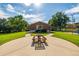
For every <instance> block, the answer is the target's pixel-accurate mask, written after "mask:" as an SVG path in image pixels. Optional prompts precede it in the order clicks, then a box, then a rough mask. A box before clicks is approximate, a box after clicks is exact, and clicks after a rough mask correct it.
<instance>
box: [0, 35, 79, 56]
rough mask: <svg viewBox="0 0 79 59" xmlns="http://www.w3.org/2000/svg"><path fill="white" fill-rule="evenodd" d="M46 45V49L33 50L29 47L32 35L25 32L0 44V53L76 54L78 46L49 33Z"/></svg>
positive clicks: (18, 54)
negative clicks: (22, 35) (23, 34)
mask: <svg viewBox="0 0 79 59" xmlns="http://www.w3.org/2000/svg"><path fill="white" fill-rule="evenodd" d="M46 38H47V40H48V45H49V46H48V47H46V50H34V47H31V42H32V40H31V39H32V36H30V34H27V35H26V36H25V37H23V38H20V39H17V40H13V41H10V42H8V43H6V44H4V45H2V46H0V55H2V56H57V55H58V56H59V55H78V56H79V47H77V46H75V45H74V44H72V43H70V42H68V41H65V40H62V39H59V38H55V37H51V34H49V35H47V36H46Z"/></svg>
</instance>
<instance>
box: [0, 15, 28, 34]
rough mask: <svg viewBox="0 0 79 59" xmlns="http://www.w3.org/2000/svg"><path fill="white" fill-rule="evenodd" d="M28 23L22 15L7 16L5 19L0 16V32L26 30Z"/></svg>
mask: <svg viewBox="0 0 79 59" xmlns="http://www.w3.org/2000/svg"><path fill="white" fill-rule="evenodd" d="M27 26H28V23H27V21H26V20H24V18H23V16H22V15H17V16H14V17H9V18H7V19H5V18H3V19H1V18H0V32H3V33H10V32H19V31H25V30H27Z"/></svg>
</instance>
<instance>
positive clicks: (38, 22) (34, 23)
mask: <svg viewBox="0 0 79 59" xmlns="http://www.w3.org/2000/svg"><path fill="white" fill-rule="evenodd" d="M38 23H40V24H46V25H49V24H47V23H45V22H41V21H39V22H35V23H32V24H31V25H33V24H38ZM49 26H50V25H49Z"/></svg>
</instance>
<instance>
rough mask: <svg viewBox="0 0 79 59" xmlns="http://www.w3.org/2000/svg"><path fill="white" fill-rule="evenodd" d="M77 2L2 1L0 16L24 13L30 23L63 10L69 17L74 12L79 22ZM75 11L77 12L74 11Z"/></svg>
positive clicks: (47, 18) (43, 19)
mask: <svg viewBox="0 0 79 59" xmlns="http://www.w3.org/2000/svg"><path fill="white" fill-rule="evenodd" d="M78 7H79V4H76V3H40V4H36V3H30V4H26V3H0V18H7V17H10V16H15V15H23V17H24V18H25V20H27V21H28V22H29V23H33V22H37V21H43V22H46V23H47V22H48V20H49V19H50V18H51V17H52V15H54V14H55V13H56V12H59V11H62V12H64V13H66V14H67V15H68V16H69V17H71V14H74V13H75V14H74V18H75V19H76V22H79V20H78V19H79V15H78V14H76V13H78V9H79V8H78ZM74 11H75V12H74Z"/></svg>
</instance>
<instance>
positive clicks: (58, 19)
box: [48, 12, 69, 31]
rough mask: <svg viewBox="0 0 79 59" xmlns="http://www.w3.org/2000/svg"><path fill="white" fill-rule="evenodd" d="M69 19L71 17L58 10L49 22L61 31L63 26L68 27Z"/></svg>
mask: <svg viewBox="0 0 79 59" xmlns="http://www.w3.org/2000/svg"><path fill="white" fill-rule="evenodd" d="M68 21H69V17H68V16H67V15H65V14H64V13H62V12H57V13H56V14H55V15H53V16H52V18H51V19H50V20H49V22H48V23H49V24H50V25H51V26H52V28H53V29H54V30H59V31H61V30H62V28H65V27H66V24H67V22H68Z"/></svg>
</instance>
